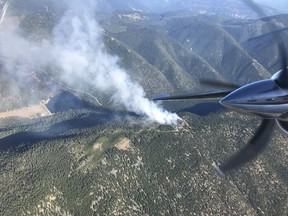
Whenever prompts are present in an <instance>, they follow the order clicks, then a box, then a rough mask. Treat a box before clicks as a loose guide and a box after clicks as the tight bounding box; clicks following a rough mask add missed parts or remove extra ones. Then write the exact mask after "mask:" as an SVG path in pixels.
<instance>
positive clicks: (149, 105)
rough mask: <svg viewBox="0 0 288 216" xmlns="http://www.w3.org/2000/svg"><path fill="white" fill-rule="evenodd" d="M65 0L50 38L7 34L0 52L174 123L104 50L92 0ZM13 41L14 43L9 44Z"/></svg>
mask: <svg viewBox="0 0 288 216" xmlns="http://www.w3.org/2000/svg"><path fill="white" fill-rule="evenodd" d="M67 4H68V5H67V8H68V10H67V11H66V12H65V13H64V15H63V17H62V18H61V20H60V22H59V24H58V25H57V26H56V27H55V28H54V30H53V37H52V38H53V39H52V40H51V41H42V43H41V45H39V44H36V43H31V42H27V41H26V40H24V39H23V38H21V37H19V35H16V36H15V34H11V35H9V37H7V38H6V39H5V40H6V41H5V44H3V43H2V44H1V45H0V48H1V52H2V53H3V52H4V53H5V54H4V55H6V56H8V57H11V56H13V57H14V58H17V59H18V60H19V59H21V60H22V61H24V62H25V63H26V64H29V65H33V66H34V67H35V66H36V67H41V66H43V65H51V64H53V65H54V66H55V69H57V71H58V72H59V77H60V79H61V80H62V81H65V82H66V83H69V84H71V85H74V86H75V85H76V86H80V85H91V86H93V87H94V88H95V89H97V90H98V91H101V92H107V91H109V92H113V96H112V98H111V100H112V101H113V103H114V104H121V105H122V106H124V107H125V108H126V109H127V110H128V111H133V112H135V113H137V114H140V115H144V116H147V117H148V119H149V120H151V121H154V122H158V123H160V124H177V123H178V120H179V119H180V118H179V117H178V116H177V115H176V114H173V113H170V112H168V111H165V110H164V109H162V108H161V107H159V106H158V105H157V104H155V103H154V102H152V101H149V100H148V99H147V98H146V97H145V92H144V90H143V88H142V87H141V86H140V85H139V84H137V83H136V82H134V81H133V80H131V78H130V77H129V75H128V73H127V72H126V71H125V70H124V69H123V68H121V67H120V66H119V59H118V58H117V57H116V56H111V55H110V54H108V53H107V52H106V51H105V47H104V45H103V42H102V36H101V35H102V30H101V27H100V26H99V24H98V23H97V21H96V19H95V16H94V15H95V14H94V13H95V9H96V8H97V3H96V1H92V0H85V1H80V0H72V1H69V3H67ZM13 43H14V44H17V46H12V47H11V46H10V45H11V44H13ZM13 47H17V49H16V50H15V49H13Z"/></svg>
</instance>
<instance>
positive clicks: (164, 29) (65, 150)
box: [0, 9, 288, 216]
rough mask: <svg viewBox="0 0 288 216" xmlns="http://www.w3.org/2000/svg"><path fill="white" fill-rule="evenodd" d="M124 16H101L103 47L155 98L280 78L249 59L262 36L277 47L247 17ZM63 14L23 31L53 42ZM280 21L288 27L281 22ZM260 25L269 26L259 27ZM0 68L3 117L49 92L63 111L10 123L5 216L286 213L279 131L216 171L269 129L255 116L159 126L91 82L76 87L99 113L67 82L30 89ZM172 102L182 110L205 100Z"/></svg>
mask: <svg viewBox="0 0 288 216" xmlns="http://www.w3.org/2000/svg"><path fill="white" fill-rule="evenodd" d="M35 10H36V9H35ZM118 15H119V14H117V13H116V14H114V15H111V16H108V15H106V16H104V15H103V16H104V17H105V20H101V21H100V23H102V24H103V26H102V27H103V29H104V30H105V33H103V34H104V35H103V40H104V44H105V47H106V49H107V51H108V52H109V53H112V54H116V55H117V56H119V59H120V60H119V62H120V64H121V66H122V67H124V68H125V69H127V71H128V73H129V74H130V76H131V77H132V79H133V80H135V81H137V82H138V83H140V84H141V85H142V86H143V87H144V89H145V92H146V93H147V95H148V97H149V98H150V97H152V95H153V94H155V93H157V92H181V93H183V92H188V91H190V92H191V90H192V91H193V90H195V89H197V90H200V89H202V90H203V88H205V89H204V90H209V89H208V88H206V87H199V86H198V81H199V79H201V78H217V79H224V80H229V81H236V82H238V83H243V82H246V81H250V80H251V79H258V78H262V77H265V76H267V75H270V74H269V72H267V71H266V69H264V67H262V66H261V65H259V64H258V63H257V64H255V60H252V58H251V56H249V55H248V54H247V52H249V53H250V55H252V56H253V53H252V52H253V50H251V49H250V48H249V47H247V46H248V45H249V46H250V45H251V46H252V47H253V46H256V45H257V44H258V43H259V40H257V39H260V42H261V43H263V44H264V47H265V46H268V45H269V44H270V42H269V40H267V38H270V36H271V35H270V34H268V36H267V35H266V36H265V35H264V36H263V34H266V33H267V32H266V31H264V30H263V29H265V28H264V27H265V26H263V23H262V22H260V23H259V21H249V22H252V23H249V25H248V27H247V23H245V22H243V21H239V20H233V21H231V20H230V21H228V20H227V19H226V18H219V17H218V18H217V19H216V18H215V17H213V19H211V18H208V17H207V16H199V17H193V16H191V15H190V13H188V14H187V13H185V14H184V15H183V14H182V12H181V13H177V12H175V13H172V14H165V15H163V16H162V17H161V19H160V18H159V16H156V15H152V14H151V15H150V16H148V15H147V14H144V15H145V16H146V18H147V19H145V20H142V21H139V22H136V21H134V20H130V19H129V18H127V16H126V17H125V19H122V18H120V16H118ZM99 17H100V15H99ZM58 18H59V17H57V16H56V15H55V14H53V13H43V14H42V13H33V14H30V15H26V16H23V20H22V23H21V24H20V26H21V28H22V30H23V35H25V36H26V37H28V38H30V39H31V40H36V41H40V40H42V39H43V38H45V39H49V38H50V36H51V29H52V27H53V25H55V23H56V22H57V19H58ZM214 18H215V19H214ZM276 18H277V17H276ZM103 19H104V18H103ZM278 19H279V23H280V24H281V25H284V24H285V22H284V21H283V17H282V16H281V17H278ZM215 20H216V21H215ZM280 21H281V22H280ZM111 23H112V24H113V25H110V24H111ZM250 25H251V26H252V27H253V26H254V25H255V26H256V27H257V29H261V30H259V31H252V32H250V31H249V29H250V27H251V26H250ZM286 26H287V24H286ZM242 27H245V28H244V29H245V31H243V35H239V31H240V30H242ZM252 27H251V28H252ZM261 27H263V29H262V28H261ZM247 32H248V33H249V34H248V33H247ZM261 35H262V37H259V38H258V36H261ZM269 35H270V36H269ZM263 38H264V39H263ZM250 39H251V40H250ZM200 42H201V43H200ZM274 45H275V44H274ZM274 45H273V46H274ZM265 50H266V48H265ZM254 54H255V53H254ZM262 55H263V56H262ZM257 56H258V55H257ZM257 56H254V57H255V58H256V57H257ZM267 56H270V52H267V53H266V52H263V53H261V58H259V61H260V60H261V59H262V60H263V59H264V58H265V57H267ZM256 59H257V58H256ZM234 63H235V64H234ZM270 63H271V62H270ZM274 63H276V65H277V62H272V63H271V64H274ZM264 66H265V67H266V68H267V69H270V67H269V65H268V66H266V65H264ZM275 67H276V66H275ZM50 70H51V71H50ZM47 71H48V72H49V73H50V74H52V75H53V76H54V75H55V74H53V71H52V69H47ZM0 72H1V74H0V78H1V83H0V84H1V85H0V88H1V95H0V100H1V107H0V108H1V110H4V111H6V109H15V108H18V107H20V106H26V105H29V104H30V103H32V104H33V103H34V102H39V101H40V100H42V99H47V97H48V95H52V96H54V97H52V100H51V101H50V102H51V103H50V105H51V106H52V105H53V106H54V105H55V104H56V105H55V107H56V108H55V110H54V112H55V114H54V115H53V116H49V117H41V118H37V119H22V118H9V119H1V121H0V215H1V216H10V215H287V212H288V205H287V199H288V197H287V189H288V188H287V187H288V185H287V179H288V176H287V174H288V172H287V171H288V170H287V164H288V161H287V148H288V146H287V145H288V143H287V135H286V134H284V133H283V132H280V130H276V132H275V136H274V139H273V140H272V141H271V143H270V145H269V146H268V147H267V150H266V151H265V152H264V153H263V154H261V155H260V156H259V157H258V159H257V161H255V162H253V163H251V164H249V165H248V166H245V167H243V168H241V169H240V170H238V171H237V172H236V171H233V172H231V173H230V174H229V175H227V176H226V177H224V178H222V177H219V176H218V175H217V174H216V173H215V170H214V167H213V164H218V163H221V162H223V161H225V160H226V159H228V158H229V157H230V156H231V155H232V154H233V153H235V152H237V150H239V149H240V148H241V147H243V146H244V145H245V144H246V143H247V141H248V140H249V139H250V138H251V136H252V134H253V132H254V130H255V129H256V128H257V126H258V124H259V123H260V121H259V120H258V119H257V118H251V117H245V116H242V115H239V114H235V113H233V112H227V113H224V112H222V111H218V112H216V113H213V114H209V115H206V116H201V117H200V116H197V115H195V114H192V113H189V112H188V110H189V109H186V111H187V112H180V115H181V117H182V118H183V122H182V123H181V124H180V125H178V126H177V127H173V126H168V125H158V124H152V123H149V122H147V121H146V120H145V119H144V120H143V117H139V116H134V115H131V113H127V112H120V111H118V112H117V111H115V110H111V109H109V108H107V107H109V106H108V105H107V104H109V94H111V92H108V93H105V95H103V94H100V93H99V92H96V91H95V89H94V87H93V86H88V85H87V86H86V85H85V84H83V87H82V88H83V89H80V90H79V89H76V90H79V91H76V90H75V89H74V91H75V92H74V93H79V92H81V94H83V95H81V96H83V97H82V99H83V100H85V101H90V102H92V103H95V100H94V99H93V98H92V99H91V96H89V95H88V94H85V91H86V92H88V93H89V94H92V95H93V96H96V97H97V98H99V100H100V101H101V103H103V104H105V105H107V106H106V107H104V106H101V107H97V106H96V105H92V104H89V103H88V102H87V103H86V102H83V100H80V99H79V98H77V97H76V96H74V95H71V94H69V93H67V92H64V93H63V92H62V93H61V94H57V95H56V96H55V94H53V93H55V92H56V91H55V89H57V90H59V89H61V90H63V89H65V90H67V88H64V87H63V85H61V82H59V83H60V84H59V83H58V82H57V81H55V80H54V79H56V80H57V79H58V78H59V77H57V76H54V78H53V79H52V78H51V77H47V76H48V75H47V74H46V75H45V74H44V73H36V72H35V71H32V70H27V71H26V73H27V77H26V80H27V82H26V81H25V79H23V80H21V83H22V84H23V85H20V82H17V80H15V79H14V78H13V76H12V77H10V76H11V74H8V75H7V74H5V70H4V69H3V70H2V69H1V71H0ZM54 73H56V72H54ZM35 74H37V76H36V75H35ZM251 74H253V75H251ZM240 78H241V79H240ZM44 80H45V81H47V83H48V84H47V85H46V82H44ZM56 82H57V83H56ZM51 83H53V85H52V84H51ZM9 86H12V87H13V89H15V91H14V92H12V93H11V91H9ZM27 86H29V88H27ZM51 86H52V87H55V89H53V88H52V87H51ZM56 86H57V88H56ZM60 86H61V87H60ZM14 87H15V88H14ZM50 87H51V88H50ZM52 89H53V90H52ZM71 89H73V86H72V87H71ZM71 89H70V90H71ZM81 90H82V91H81ZM83 90H85V91H83ZM71 91H73V90H71ZM83 92H84V93H83ZM65 94H68V97H65V100H64V95H65ZM79 94H80V93H79ZM107 95H108V96H107ZM163 105H164V106H165V107H166V108H167V107H168V106H169V108H170V109H172V110H177V109H182V108H183V107H187V106H192V105H195V104H192V103H191V104H190V102H185V103H184V102H183V103H170V104H168V103H163ZM201 111H202V110H201ZM127 117H128V118H127Z"/></svg>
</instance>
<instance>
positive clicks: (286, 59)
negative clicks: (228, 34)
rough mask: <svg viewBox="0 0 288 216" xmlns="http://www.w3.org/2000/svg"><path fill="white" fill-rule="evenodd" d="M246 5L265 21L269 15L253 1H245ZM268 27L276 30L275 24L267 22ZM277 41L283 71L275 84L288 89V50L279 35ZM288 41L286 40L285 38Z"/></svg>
mask: <svg viewBox="0 0 288 216" xmlns="http://www.w3.org/2000/svg"><path fill="white" fill-rule="evenodd" d="M243 1H244V2H245V4H247V5H248V6H249V7H251V8H252V9H253V10H254V11H255V13H257V14H258V15H259V16H260V17H261V18H262V20H263V18H264V17H267V14H265V13H264V11H263V10H262V9H261V8H260V7H259V6H258V5H257V4H256V3H255V2H254V1H253V0H243ZM267 25H268V27H269V28H270V30H271V31H273V29H275V27H276V24H275V22H270V23H269V22H267ZM275 39H276V40H277V46H278V50H279V53H280V57H281V59H280V60H281V68H282V71H281V72H280V73H279V75H278V76H277V78H276V79H275V82H276V83H277V84H278V85H279V86H280V87H282V88H288V69H287V66H288V54H287V50H286V49H285V46H284V38H283V37H282V36H281V35H279V34H277V35H275ZM285 39H286V38H285Z"/></svg>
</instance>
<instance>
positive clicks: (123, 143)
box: [115, 138, 131, 151]
mask: <svg viewBox="0 0 288 216" xmlns="http://www.w3.org/2000/svg"><path fill="white" fill-rule="evenodd" d="M115 147H116V148H117V149H119V150H124V151H128V150H129V149H130V148H131V141H130V140H129V139H128V138H123V139H121V140H120V141H119V142H118V143H117V144H116V145H115Z"/></svg>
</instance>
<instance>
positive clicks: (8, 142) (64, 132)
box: [0, 107, 137, 151]
mask: <svg viewBox="0 0 288 216" xmlns="http://www.w3.org/2000/svg"><path fill="white" fill-rule="evenodd" d="M136 116H137V115H136V114H134V113H131V112H127V111H114V110H110V109H107V108H103V107H94V109H93V110H92V109H91V110H90V111H89V112H88V113H86V114H83V115H81V116H77V117H75V118H74V119H70V120H65V121H62V122H58V123H55V124H53V125H51V126H50V128H49V129H48V130H45V131H40V132H33V131H24V132H18V133H15V134H12V135H9V136H7V137H4V138H2V139H0V151H9V150H17V151H21V150H25V148H28V147H29V146H31V145H33V144H35V143H37V142H41V141H47V140H48V141H49V140H50V141H51V140H54V139H66V138H72V137H74V136H77V135H79V130H80V129H84V128H91V127H95V126H97V125H103V124H109V123H113V122H119V121H120V120H121V119H124V118H127V117H136ZM38 124H39V128H41V126H43V125H42V124H43V123H38ZM80 133H81V132H80Z"/></svg>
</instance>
